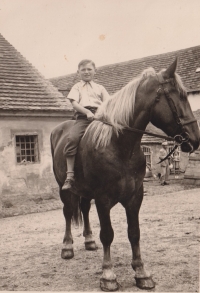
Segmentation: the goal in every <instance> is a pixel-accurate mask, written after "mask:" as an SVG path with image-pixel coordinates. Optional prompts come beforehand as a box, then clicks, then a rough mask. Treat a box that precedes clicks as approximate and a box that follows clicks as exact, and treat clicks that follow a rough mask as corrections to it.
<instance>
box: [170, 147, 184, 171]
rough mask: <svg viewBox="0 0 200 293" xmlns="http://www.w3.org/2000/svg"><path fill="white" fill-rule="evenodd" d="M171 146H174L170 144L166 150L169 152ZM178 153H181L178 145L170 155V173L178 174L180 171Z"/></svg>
mask: <svg viewBox="0 0 200 293" xmlns="http://www.w3.org/2000/svg"><path fill="white" fill-rule="evenodd" d="M173 148H174V146H170V147H169V148H168V152H170V151H171V150H172V149H173ZM180 153H181V150H180V147H178V148H177V149H176V150H175V151H174V153H173V154H172V155H171V157H172V160H171V162H170V163H172V165H173V168H172V169H170V173H172V174H179V173H180Z"/></svg>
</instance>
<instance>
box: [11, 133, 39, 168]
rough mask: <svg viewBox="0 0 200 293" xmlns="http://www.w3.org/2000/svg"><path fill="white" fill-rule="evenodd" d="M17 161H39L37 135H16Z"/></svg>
mask: <svg viewBox="0 0 200 293" xmlns="http://www.w3.org/2000/svg"><path fill="white" fill-rule="evenodd" d="M16 159H17V163H19V164H20V163H26V162H31V163H36V162H39V148H38V136H37V135H16Z"/></svg>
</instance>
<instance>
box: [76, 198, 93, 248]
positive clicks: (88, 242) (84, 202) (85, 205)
mask: <svg viewBox="0 0 200 293" xmlns="http://www.w3.org/2000/svg"><path fill="white" fill-rule="evenodd" d="M80 206H81V211H82V214H83V221H84V229H83V236H84V237H85V249H86V250H96V249H97V246H96V243H95V241H94V240H93V237H92V230H91V227H90V221H89V211H90V207H91V203H90V199H87V198H84V197H82V198H81V204H80Z"/></svg>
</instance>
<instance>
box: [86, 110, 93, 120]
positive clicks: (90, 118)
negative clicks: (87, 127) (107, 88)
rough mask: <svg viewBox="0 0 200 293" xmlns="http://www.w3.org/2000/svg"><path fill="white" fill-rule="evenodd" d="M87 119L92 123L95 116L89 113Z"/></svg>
mask: <svg viewBox="0 0 200 293" xmlns="http://www.w3.org/2000/svg"><path fill="white" fill-rule="evenodd" d="M87 119H88V120H89V121H92V120H94V114H93V113H92V112H90V111H89V112H88V113H87Z"/></svg>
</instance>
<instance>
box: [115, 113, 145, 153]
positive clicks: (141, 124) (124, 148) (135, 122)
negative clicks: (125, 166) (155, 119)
mask: <svg viewBox="0 0 200 293" xmlns="http://www.w3.org/2000/svg"><path fill="white" fill-rule="evenodd" d="M148 116H149V115H147V113H145V112H144V111H140V112H139V114H138V115H135V117H134V119H132V120H131V121H130V125H129V127H130V128H135V129H138V130H143V131H144V130H145V129H146V126H147V124H148V123H149V119H148ZM142 136H143V134H141V133H137V132H134V131H131V130H123V132H122V133H121V134H120V135H119V137H118V146H119V149H120V151H121V152H123V154H124V155H125V156H126V157H127V158H128V157H130V155H131V153H132V152H134V151H137V150H138V149H139V148H140V145H141V140H142Z"/></svg>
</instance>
